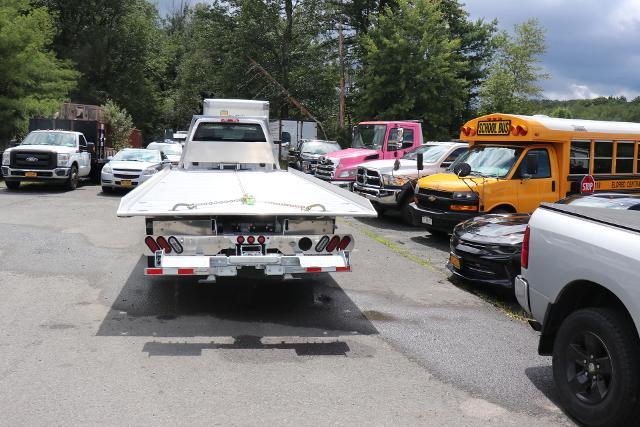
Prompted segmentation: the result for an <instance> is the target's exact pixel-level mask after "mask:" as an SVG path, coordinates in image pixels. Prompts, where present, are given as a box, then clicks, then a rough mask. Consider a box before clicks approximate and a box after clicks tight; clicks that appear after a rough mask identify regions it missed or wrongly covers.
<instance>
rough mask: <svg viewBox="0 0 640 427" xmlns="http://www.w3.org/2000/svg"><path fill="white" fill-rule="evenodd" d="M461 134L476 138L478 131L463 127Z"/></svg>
mask: <svg viewBox="0 0 640 427" xmlns="http://www.w3.org/2000/svg"><path fill="white" fill-rule="evenodd" d="M460 132H461V133H463V134H464V136H474V135H475V134H476V130H475V129H474V128H472V127H471V126H463V127H461V128H460Z"/></svg>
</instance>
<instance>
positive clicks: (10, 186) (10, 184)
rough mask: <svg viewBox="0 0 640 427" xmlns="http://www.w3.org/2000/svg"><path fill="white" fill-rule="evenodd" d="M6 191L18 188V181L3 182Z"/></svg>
mask: <svg viewBox="0 0 640 427" xmlns="http://www.w3.org/2000/svg"><path fill="white" fill-rule="evenodd" d="M4 184H5V185H6V186H7V189H8V190H11V191H15V190H17V189H19V188H20V181H5V182H4Z"/></svg>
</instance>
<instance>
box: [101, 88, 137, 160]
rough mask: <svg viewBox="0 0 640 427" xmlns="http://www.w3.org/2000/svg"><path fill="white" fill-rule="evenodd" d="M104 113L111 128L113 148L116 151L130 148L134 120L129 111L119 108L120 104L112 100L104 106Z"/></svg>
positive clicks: (110, 134) (110, 135)
mask: <svg viewBox="0 0 640 427" xmlns="http://www.w3.org/2000/svg"><path fill="white" fill-rule="evenodd" d="M102 112H103V114H104V119H105V121H106V122H107V125H108V126H109V137H110V139H111V141H110V142H111V146H112V147H113V148H115V149H116V150H122V149H123V148H126V147H130V146H131V145H130V144H129V135H131V131H132V130H133V119H132V118H131V115H130V114H129V113H128V112H127V110H125V109H124V108H121V107H119V106H118V104H116V103H115V102H113V101H112V100H107V102H106V103H105V104H104V105H103V106H102Z"/></svg>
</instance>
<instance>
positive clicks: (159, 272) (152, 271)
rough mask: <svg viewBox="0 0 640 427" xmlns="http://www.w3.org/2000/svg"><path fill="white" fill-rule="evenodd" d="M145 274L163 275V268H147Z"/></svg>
mask: <svg viewBox="0 0 640 427" xmlns="http://www.w3.org/2000/svg"><path fill="white" fill-rule="evenodd" d="M144 274H146V275H150V276H158V275H162V269H161V268H147V269H146V270H145V271H144Z"/></svg>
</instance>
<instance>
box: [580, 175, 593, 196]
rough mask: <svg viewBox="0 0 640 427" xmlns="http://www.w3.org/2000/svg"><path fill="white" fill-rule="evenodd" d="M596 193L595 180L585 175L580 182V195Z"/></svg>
mask: <svg viewBox="0 0 640 427" xmlns="http://www.w3.org/2000/svg"><path fill="white" fill-rule="evenodd" d="M594 191H596V180H595V179H593V177H592V176H591V175H585V177H584V178H582V181H580V194H593V192H594Z"/></svg>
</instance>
